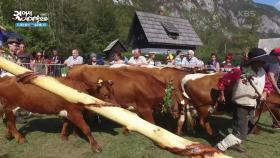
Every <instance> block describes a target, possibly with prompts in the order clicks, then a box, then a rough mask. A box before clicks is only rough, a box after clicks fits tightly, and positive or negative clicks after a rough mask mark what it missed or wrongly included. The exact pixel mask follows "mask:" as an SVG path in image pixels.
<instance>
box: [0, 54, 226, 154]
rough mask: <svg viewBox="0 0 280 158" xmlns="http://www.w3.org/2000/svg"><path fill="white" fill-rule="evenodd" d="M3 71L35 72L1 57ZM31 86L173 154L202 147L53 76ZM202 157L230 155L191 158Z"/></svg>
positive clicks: (39, 79) (39, 77)
mask: <svg viewBox="0 0 280 158" xmlns="http://www.w3.org/2000/svg"><path fill="white" fill-rule="evenodd" d="M0 68H2V69H4V70H6V71H8V72H10V73H12V74H14V75H20V74H23V73H26V72H31V70H28V69H26V68H24V67H21V66H19V65H17V64H15V63H13V62H10V61H8V60H6V59H5V58H2V57H0ZM31 83H32V84H35V85H37V86H39V87H41V88H43V89H45V90H48V91H50V92H52V93H54V94H56V95H58V96H61V97H63V98H64V99H66V100H67V101H69V102H72V103H83V104H85V108H86V109H88V110H91V111H93V112H96V113H98V114H100V115H102V116H104V117H106V118H108V119H111V120H112V121H115V122H117V123H119V124H121V125H123V126H126V127H127V128H128V129H129V130H131V131H136V132H139V133H141V134H143V135H145V136H146V137H148V138H150V139H152V140H153V141H155V142H156V143H158V144H159V145H160V146H161V147H162V148H165V149H167V150H170V151H172V152H175V153H180V154H182V153H185V152H184V150H187V148H188V147H190V145H194V144H198V143H197V142H192V141H190V140H187V139H184V138H182V137H179V136H177V135H175V134H173V133H171V132H169V131H167V130H165V129H163V128H161V127H158V126H156V125H154V124H151V123H149V122H147V121H145V120H143V119H141V118H140V117H138V116H137V115H136V114H135V113H132V112H130V111H128V110H125V109H122V108H120V107H111V106H102V105H108V104H109V105H110V103H106V102H104V101H102V100H100V99H97V98H95V97H92V96H90V95H88V94H85V93H81V92H78V91H77V90H75V89H73V88H70V87H68V86H65V85H63V84H61V83H60V82H58V81H56V80H55V79H54V78H52V77H49V76H38V77H36V78H34V79H32V80H31ZM91 105H101V106H102V107H95V106H91ZM197 149H198V148H197ZM195 150H196V149H195ZM183 155H184V154H183ZM185 155H189V154H185ZM202 156H204V157H205V158H213V157H215V158H228V156H226V155H224V154H222V153H214V154H212V155H200V156H191V157H202Z"/></svg>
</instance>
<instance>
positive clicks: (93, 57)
mask: <svg viewBox="0 0 280 158" xmlns="http://www.w3.org/2000/svg"><path fill="white" fill-rule="evenodd" d="M89 65H97V55H96V54H95V53H91V54H90V63H89Z"/></svg>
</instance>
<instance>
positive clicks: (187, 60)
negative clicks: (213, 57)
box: [182, 50, 202, 68]
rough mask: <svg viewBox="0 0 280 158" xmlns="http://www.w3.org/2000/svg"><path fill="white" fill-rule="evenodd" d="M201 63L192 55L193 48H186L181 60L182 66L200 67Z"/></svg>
mask: <svg viewBox="0 0 280 158" xmlns="http://www.w3.org/2000/svg"><path fill="white" fill-rule="evenodd" d="M201 64H202V63H201V61H200V60H198V59H197V58H196V57H195V56H194V51H193V50H188V52H187V56H186V57H184V58H183V60H182V66H183V67H190V68H195V67H201V66H202V65H201Z"/></svg>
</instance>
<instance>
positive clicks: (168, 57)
mask: <svg viewBox="0 0 280 158" xmlns="http://www.w3.org/2000/svg"><path fill="white" fill-rule="evenodd" d="M165 60H166V65H174V64H175V60H174V56H173V55H172V52H171V51H170V50H167V53H166V59H165Z"/></svg>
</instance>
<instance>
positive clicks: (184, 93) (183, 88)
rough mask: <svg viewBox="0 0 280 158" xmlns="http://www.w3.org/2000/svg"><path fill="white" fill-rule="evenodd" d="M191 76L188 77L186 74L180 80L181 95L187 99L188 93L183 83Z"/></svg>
mask: <svg viewBox="0 0 280 158" xmlns="http://www.w3.org/2000/svg"><path fill="white" fill-rule="evenodd" d="M190 79H191V78H190V77H189V75H186V76H185V77H184V78H183V79H182V81H181V88H182V93H183V96H184V97H186V98H187V99H190V97H189V96H188V94H187V93H186V90H185V84H187V82H188V81H189V80H190Z"/></svg>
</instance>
